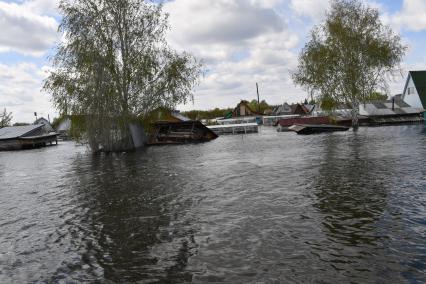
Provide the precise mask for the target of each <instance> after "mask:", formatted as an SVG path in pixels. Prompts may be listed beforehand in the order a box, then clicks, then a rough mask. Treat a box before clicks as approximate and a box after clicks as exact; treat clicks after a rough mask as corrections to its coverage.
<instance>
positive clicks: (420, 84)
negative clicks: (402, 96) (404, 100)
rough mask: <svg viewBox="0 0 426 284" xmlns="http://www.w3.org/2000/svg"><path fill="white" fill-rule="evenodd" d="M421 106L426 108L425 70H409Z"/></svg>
mask: <svg viewBox="0 0 426 284" xmlns="http://www.w3.org/2000/svg"><path fill="white" fill-rule="evenodd" d="M410 75H411V78H413V82H414V85H415V86H416V89H417V93H418V94H419V97H420V101H421V102H422V105H423V108H426V71H410Z"/></svg>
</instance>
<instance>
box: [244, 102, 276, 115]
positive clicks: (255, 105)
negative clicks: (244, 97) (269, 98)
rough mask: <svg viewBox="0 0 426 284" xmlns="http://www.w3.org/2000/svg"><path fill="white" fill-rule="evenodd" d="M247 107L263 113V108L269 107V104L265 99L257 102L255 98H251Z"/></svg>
mask: <svg viewBox="0 0 426 284" xmlns="http://www.w3.org/2000/svg"><path fill="white" fill-rule="evenodd" d="M249 107H250V108H251V109H252V110H253V111H256V112H259V113H264V112H265V110H268V109H271V106H269V105H268V103H267V102H266V101H265V100H262V101H260V103H259V104H258V103H257V100H252V101H251V102H250V103H249Z"/></svg>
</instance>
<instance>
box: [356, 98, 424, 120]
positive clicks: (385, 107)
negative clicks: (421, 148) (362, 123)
mask: <svg viewBox="0 0 426 284" xmlns="http://www.w3.org/2000/svg"><path fill="white" fill-rule="evenodd" d="M422 111H423V109H421V108H416V107H412V106H410V105H409V104H408V103H406V102H405V101H403V100H399V99H397V98H393V99H392V100H388V101H385V102H372V103H366V104H361V105H360V106H359V114H360V115H361V116H366V117H368V124H369V125H383V124H399V123H420V122H422V121H423V118H422V116H421V113H422Z"/></svg>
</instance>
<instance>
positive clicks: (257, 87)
mask: <svg viewBox="0 0 426 284" xmlns="http://www.w3.org/2000/svg"><path fill="white" fill-rule="evenodd" d="M256 91H257V112H258V113H260V100H259V85H258V84H257V83H256Z"/></svg>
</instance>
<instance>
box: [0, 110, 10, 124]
mask: <svg viewBox="0 0 426 284" xmlns="http://www.w3.org/2000/svg"><path fill="white" fill-rule="evenodd" d="M11 121H12V113H11V112H7V110H6V108H4V109H3V112H1V113H0V128H3V127H7V126H10V123H11Z"/></svg>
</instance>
